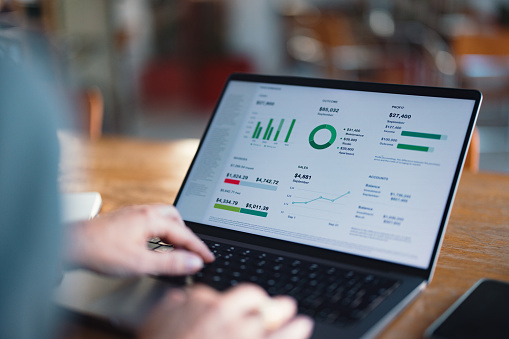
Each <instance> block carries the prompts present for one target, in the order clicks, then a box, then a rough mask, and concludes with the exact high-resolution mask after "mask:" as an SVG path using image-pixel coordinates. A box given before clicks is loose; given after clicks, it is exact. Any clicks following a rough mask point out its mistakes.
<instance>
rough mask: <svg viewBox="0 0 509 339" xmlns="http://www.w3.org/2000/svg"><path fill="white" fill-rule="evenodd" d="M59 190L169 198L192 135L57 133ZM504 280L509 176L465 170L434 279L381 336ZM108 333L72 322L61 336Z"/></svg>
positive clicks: (413, 333)
mask: <svg viewBox="0 0 509 339" xmlns="http://www.w3.org/2000/svg"><path fill="white" fill-rule="evenodd" d="M62 145H63V152H62V153H63V160H62V164H61V186H62V189H63V190H64V191H68V192H80V191H98V192H100V193H101V195H102V197H103V208H102V212H107V211H111V210H115V209H117V208H119V207H122V206H126V205H133V204H146V203H157V202H162V203H173V200H174V198H175V195H176V194H177V190H178V188H179V186H180V184H181V182H182V180H183V177H184V175H185V173H186V170H187V168H188V166H189V164H190V162H191V160H192V156H193V154H194V152H195V151H196V147H197V145H198V141H197V140H193V139H190V140H181V141H176V142H149V141H141V140H134V139H124V138H111V137H107V138H103V139H100V140H98V141H95V142H90V141H88V142H85V141H83V140H80V139H76V138H73V137H70V136H65V137H62ZM483 277H489V278H494V279H499V280H504V281H508V282H509V176H508V175H503V174H494V173H478V174H473V173H469V172H465V173H463V176H462V178H461V182H460V186H459V189H458V194H457V196H456V200H455V203H454V207H453V210H452V214H451V218H450V221H449V226H448V228H447V232H446V235H445V239H444V242H443V246H442V251H441V253H440V257H439V259H438V266H437V268H436V271H435V275H434V278H433V280H432V282H431V284H430V285H429V286H428V287H427V288H426V289H425V290H424V292H422V294H421V295H420V296H419V297H418V298H417V299H416V300H415V301H414V302H413V303H412V304H411V305H410V306H409V307H408V308H407V309H406V310H405V311H404V312H403V313H401V315H400V316H398V317H397V319H396V320H395V321H394V322H393V323H391V324H390V325H389V326H388V327H387V328H386V329H385V330H384V331H383V332H382V333H381V334H380V338H391V339H394V338H405V339H409V338H422V335H423V332H424V330H425V329H426V328H427V327H428V326H429V325H430V324H431V323H432V322H433V321H434V320H435V319H436V318H437V317H438V316H439V315H440V314H441V313H442V312H443V311H445V310H446V309H447V308H448V307H449V306H450V305H451V304H452V303H453V302H454V301H455V300H456V299H457V298H458V297H459V296H460V295H461V294H462V293H464V292H465V291H466V290H467V289H468V288H469V287H470V286H471V285H472V284H474V283H475V282H476V281H477V280H478V279H480V278H483ZM92 335H93V336H94V337H96V338H113V337H116V336H113V335H112V334H109V333H105V332H103V331H101V330H100V329H96V328H91V327H90V326H83V325H75V324H73V325H70V326H69V327H68V328H67V330H66V332H65V337H66V338H84V337H89V336H92Z"/></svg>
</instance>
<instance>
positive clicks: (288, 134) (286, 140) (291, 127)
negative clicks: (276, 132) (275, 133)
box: [285, 119, 295, 142]
mask: <svg viewBox="0 0 509 339" xmlns="http://www.w3.org/2000/svg"><path fill="white" fill-rule="evenodd" d="M293 125H295V119H293V120H292V123H291V125H290V128H289V129H288V133H287V134H286V139H285V142H288V140H289V139H290V134H292V129H293Z"/></svg>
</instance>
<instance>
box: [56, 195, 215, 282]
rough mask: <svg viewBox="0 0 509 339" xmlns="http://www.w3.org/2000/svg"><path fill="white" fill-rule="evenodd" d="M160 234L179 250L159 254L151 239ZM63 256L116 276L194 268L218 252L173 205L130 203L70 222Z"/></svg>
mask: <svg viewBox="0 0 509 339" xmlns="http://www.w3.org/2000/svg"><path fill="white" fill-rule="evenodd" d="M154 237H159V238H161V239H164V240H165V241H167V242H168V243H171V244H172V245H173V246H174V247H175V250H174V251H171V252H168V253H157V252H154V251H150V250H149V249H148V248H147V241H148V240H149V239H151V238H154ZM65 243H66V245H65V247H66V248H65V252H64V256H65V260H67V264H68V265H69V266H81V267H86V268H89V269H91V270H94V271H96V272H99V273H102V274H107V275H114V276H133V275H142V274H154V275H185V274H191V273H195V272H197V271H198V270H200V269H201V268H202V267H203V263H204V262H212V261H213V260H214V255H213V254H212V253H211V252H210V250H209V249H208V247H207V246H206V245H205V244H204V243H203V242H202V241H201V240H200V239H199V238H198V237H197V236H196V235H195V234H194V233H193V232H192V231H191V230H190V229H189V228H188V227H187V226H186V225H185V224H184V222H183V221H182V219H181V217H180V215H179V213H178V211H177V210H176V209H175V208H174V207H173V206H170V205H145V206H134V207H126V208H123V209H120V210H118V211H115V212H111V213H107V214H104V215H101V216H100V217H99V218H95V219H93V220H90V221H85V222H80V223H76V224H74V225H70V226H69V227H67V237H66V242H65Z"/></svg>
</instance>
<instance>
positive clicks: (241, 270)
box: [155, 240, 399, 326]
mask: <svg viewBox="0 0 509 339" xmlns="http://www.w3.org/2000/svg"><path fill="white" fill-rule="evenodd" d="M205 243H206V244H207V245H208V246H209V248H210V249H211V251H212V252H213V253H214V255H215V256H216V261H215V262H213V263H211V264H207V265H205V267H204V268H203V270H201V271H200V272H198V273H197V274H195V275H194V276H193V280H194V281H195V282H201V283H204V284H207V285H209V286H212V287H214V288H216V289H218V290H225V289H227V288H229V287H231V286H235V285H237V284H239V283H241V282H252V283H255V284H258V285H260V286H262V287H263V288H264V289H265V290H266V291H267V292H268V293H269V294H270V295H281V294H285V295H290V296H292V297H294V298H295V299H296V300H297V301H298V305H299V313H302V314H307V315H309V316H311V317H313V318H314V319H316V320H317V321H320V322H325V323H329V324H332V325H337V326H347V325H350V324H353V323H354V322H356V321H358V320H360V319H362V318H364V317H365V316H366V315H367V314H368V313H369V312H370V311H371V310H373V309H374V308H375V307H376V306H377V305H378V304H380V302H382V301H383V300H384V299H385V298H386V297H387V296H389V295H390V294H391V293H392V292H393V291H394V290H395V289H396V288H397V287H398V286H399V281H398V280H395V279H391V278H386V277H381V276H376V275H373V274H369V273H363V272H357V271H353V270H349V269H342V268H338V267H334V266H328V265H322V264H317V263H313V262H309V261H304V260H296V259H295V258H290V257H284V256H279V255H274V254H271V253H266V252H262V251H257V250H252V249H247V248H244V247H238V246H232V245H229V244H223V243H220V242H217V241H208V240H205ZM160 246H164V245H160ZM157 249H160V248H156V249H155V250H157ZM168 279H170V280H172V281H174V282H175V281H176V280H178V279H179V278H171V277H170V278H168ZM180 279H183V278H180Z"/></svg>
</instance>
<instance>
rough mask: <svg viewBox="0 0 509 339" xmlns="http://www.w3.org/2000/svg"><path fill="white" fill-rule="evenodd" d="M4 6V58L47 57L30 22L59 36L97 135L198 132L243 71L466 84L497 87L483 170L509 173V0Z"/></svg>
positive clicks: (0, 50) (55, 50)
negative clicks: (32, 38) (32, 40)
mask: <svg viewBox="0 0 509 339" xmlns="http://www.w3.org/2000/svg"><path fill="white" fill-rule="evenodd" d="M0 8H1V12H0V59H1V58H2V57H4V58H10V59H12V60H14V61H17V62H19V61H20V60H21V59H23V60H24V62H26V60H30V59H31V58H32V59H34V60H36V59H37V57H38V56H37V53H35V54H34V53H32V54H31V53H30V46H28V43H27V42H26V35H25V34H26V33H25V32H26V31H29V32H31V34H36V35H37V36H38V37H42V38H43V39H44V40H46V41H47V42H48V44H49V49H50V50H51V53H52V54H54V55H55V59H56V60H58V62H55V64H56V65H55V71H54V72H55V74H57V76H58V77H59V78H61V79H62V80H63V82H64V83H66V84H68V88H72V91H71V92H72V93H73V100H74V101H75V102H79V106H80V107H79V108H76V112H69V114H70V115H73V114H74V115H80V114H81V113H78V112H83V111H88V112H91V113H90V115H89V116H88V118H87V119H88V120H87V121H86V123H85V125H89V124H91V125H94V126H95V131H93V130H92V131H91V132H90V134H91V135H92V137H93V138H97V137H100V136H101V135H110V134H114V135H125V136H132V137H140V138H148V139H158V140H172V139H180V138H199V137H200V136H201V134H202V132H203V130H204V129H205V126H206V123H207V120H208V118H209V117H210V115H211V113H212V110H213V108H214V104H215V101H216V99H217V98H218V96H219V94H220V91H221V88H222V86H223V84H224V81H225V80H226V78H227V77H228V75H229V74H230V73H232V72H255V73H262V74H275V75H298V76H311V77H322V78H333V79H347V80H360V81H376V82H387V83H402V84H415V85H430V86H445V87H464V88H475V89H478V90H480V91H482V92H483V94H484V102H483V105H482V108H481V113H480V116H479V120H478V131H479V135H480V169H481V170H485V171H498V172H509V1H507V0H483V1H478V0H357V1H354V0H10V1H9V0H0ZM34 62H35V61H34ZM49 67H52V66H49ZM0 76H1V75H0ZM74 118H76V117H74ZM78 120H79V118H78ZM87 133H88V132H87Z"/></svg>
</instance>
